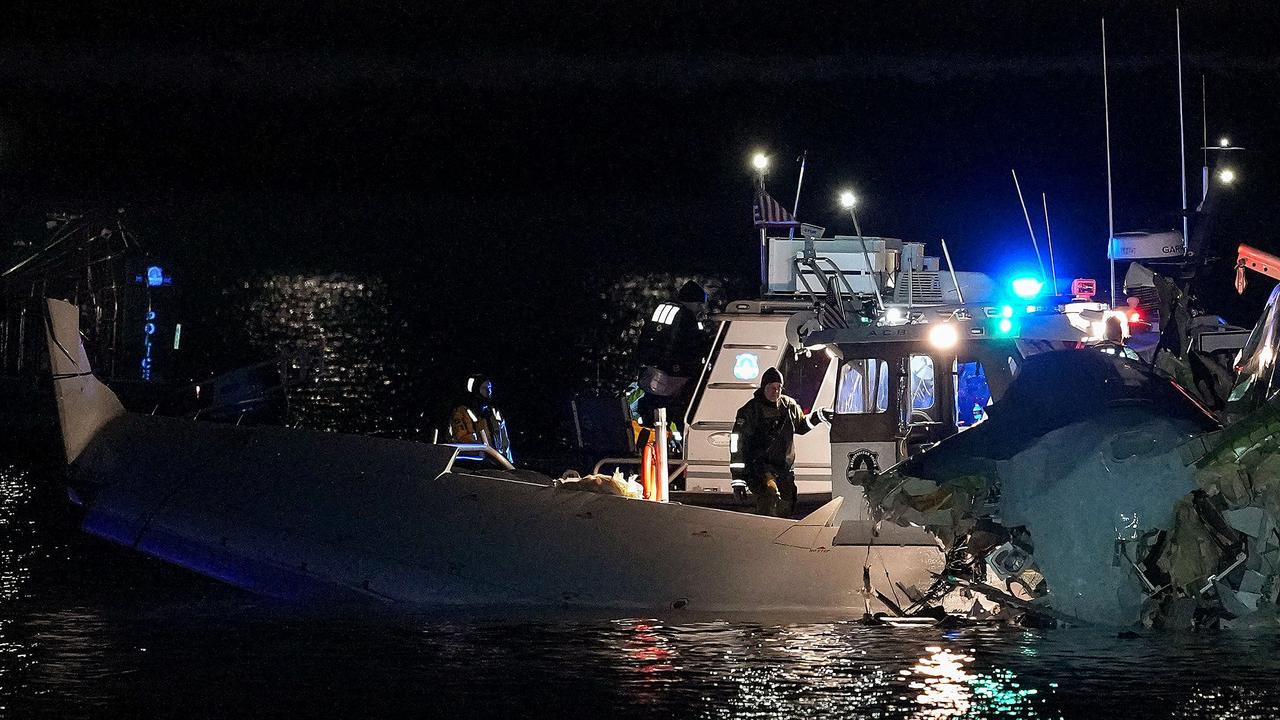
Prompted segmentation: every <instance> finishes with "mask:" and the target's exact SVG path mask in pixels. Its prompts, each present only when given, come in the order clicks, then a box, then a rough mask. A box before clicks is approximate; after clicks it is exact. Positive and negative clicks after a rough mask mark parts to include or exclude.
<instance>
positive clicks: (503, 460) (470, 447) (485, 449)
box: [440, 443, 516, 470]
mask: <svg viewBox="0 0 1280 720" xmlns="http://www.w3.org/2000/svg"><path fill="white" fill-rule="evenodd" d="M440 444H441V445H448V446H449V447H453V448H458V449H459V450H464V451H466V452H482V453H484V454H485V455H488V456H489V457H490V458H492V459H493V460H495V461H497V463H498V465H500V466H501V467H502V469H503V470H515V469H516V466H515V465H512V464H511V461H510V460H508V459H507V456H506V455H503V454H502V453H500V452H498V451H497V450H494V449H493V448H492V447H490V446H488V445H482V444H480V443H440Z"/></svg>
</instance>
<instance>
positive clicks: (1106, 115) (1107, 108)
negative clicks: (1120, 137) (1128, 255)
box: [1102, 18, 1116, 307]
mask: <svg viewBox="0 0 1280 720" xmlns="http://www.w3.org/2000/svg"><path fill="white" fill-rule="evenodd" d="M1102 115H1103V119H1104V120H1105V124H1106V133H1107V259H1108V260H1109V261H1110V262H1111V306H1112V307H1115V304H1116V259H1115V258H1114V257H1112V255H1113V253H1112V252H1111V239H1112V238H1114V237H1115V236H1116V218H1115V207H1114V205H1113V203H1112V201H1111V98H1110V96H1109V95H1108V93H1107V19H1106V18H1102Z"/></svg>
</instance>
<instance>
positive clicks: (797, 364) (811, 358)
mask: <svg viewBox="0 0 1280 720" xmlns="http://www.w3.org/2000/svg"><path fill="white" fill-rule="evenodd" d="M830 367H831V356H830V355H829V354H827V351H826V350H810V351H802V352H801V353H800V355H799V357H796V354H795V353H793V352H786V353H783V354H782V367H781V368H779V369H778V371H779V372H781V373H782V388H783V392H785V393H786V394H787V395H790V396H791V397H792V398H794V399H795V401H796V402H798V403H800V407H801V409H803V410H804V411H805V412H806V413H809V412H812V411H813V404H814V403H815V402H817V400H818V391H820V390H821V389H822V381H823V380H824V379H825V378H826V377H827V369H828V368H830Z"/></svg>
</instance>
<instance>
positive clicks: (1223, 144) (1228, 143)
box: [1218, 137, 1231, 147]
mask: <svg viewBox="0 0 1280 720" xmlns="http://www.w3.org/2000/svg"><path fill="white" fill-rule="evenodd" d="M1218 147H1231V140H1230V139H1228V138H1225V137H1224V138H1222V139H1221V140H1219V141H1218Z"/></svg>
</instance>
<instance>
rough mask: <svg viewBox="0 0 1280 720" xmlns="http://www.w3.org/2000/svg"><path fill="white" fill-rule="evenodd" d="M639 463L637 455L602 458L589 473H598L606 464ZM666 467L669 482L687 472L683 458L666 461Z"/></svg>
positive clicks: (686, 465) (624, 464) (625, 464)
mask: <svg viewBox="0 0 1280 720" xmlns="http://www.w3.org/2000/svg"><path fill="white" fill-rule="evenodd" d="M639 464H640V458H639V457H608V458H602V459H601V460H600V462H597V463H596V464H595V467H593V468H591V474H592V475H599V474H600V469H601V468H603V467H604V466H606V465H614V466H627V465H639ZM667 468H668V473H667V481H668V482H670V481H672V480H675V479H676V478H678V477H680V476H681V475H683V474H684V473H686V472H688V470H689V463H688V462H687V461H685V460H671V461H669V462H668V463H667Z"/></svg>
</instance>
